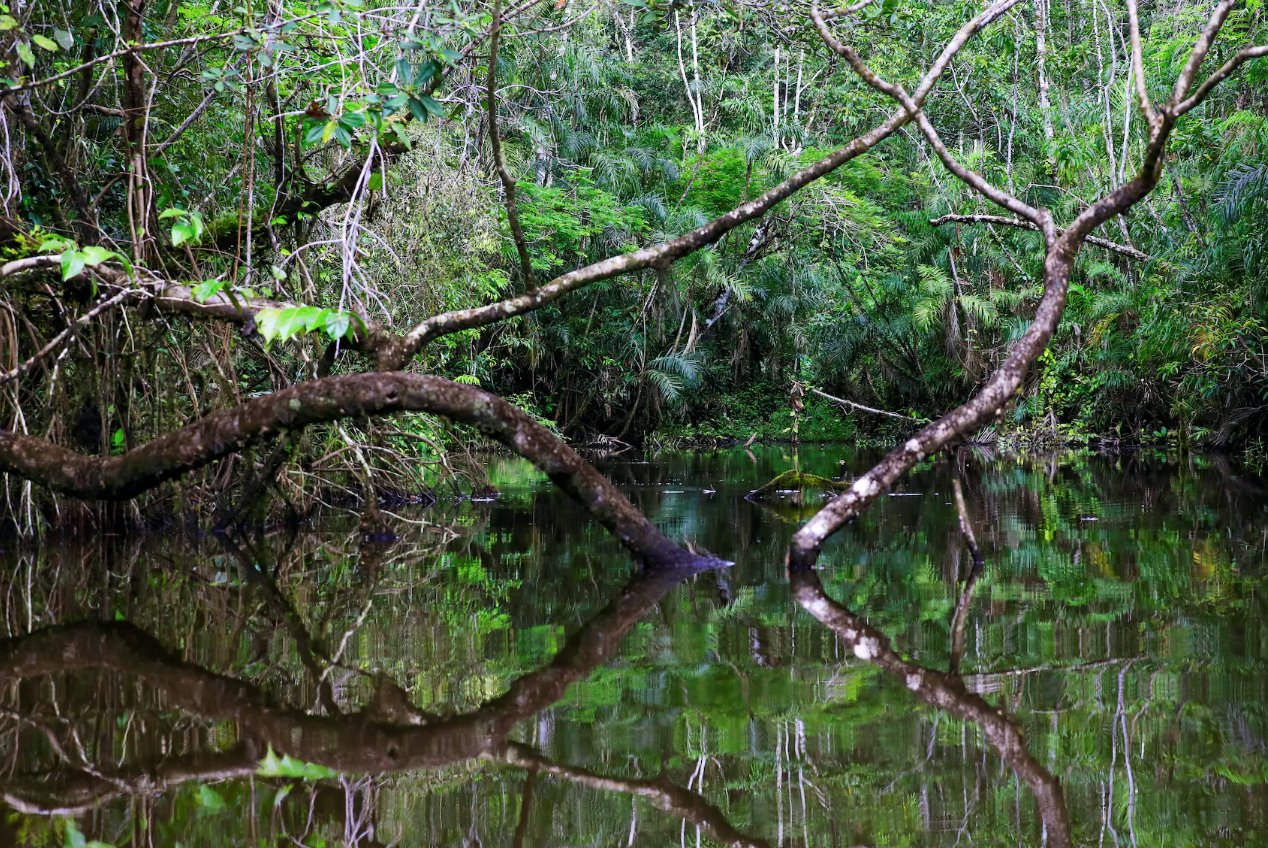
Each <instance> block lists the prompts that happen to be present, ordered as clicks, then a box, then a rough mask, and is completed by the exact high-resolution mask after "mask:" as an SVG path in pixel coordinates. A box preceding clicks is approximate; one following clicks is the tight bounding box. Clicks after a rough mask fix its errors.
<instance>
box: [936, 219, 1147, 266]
mask: <svg viewBox="0 0 1268 848" xmlns="http://www.w3.org/2000/svg"><path fill="white" fill-rule="evenodd" d="M949 223H957V224H999V225H1001V226H1004V227H1020V228H1021V229H1023V230H1038V229H1039V228H1038V227H1036V226H1035V225H1034V224H1032V223H1031V222H1029V221H1023V220H1022V219H1020V218H1006V217H1004V216H1003V215H943V216H941V217H938V218H933V219H932V220H930V221H929V225H930V226H933V227H940V226H942V225H943V224H949ZM1062 232H1064V231H1063V230H1061V229H1059V228H1058V229H1057V235H1061V233H1062ZM1087 242H1088V244H1094V245H1096V246H1097V247H1103V248H1105V249H1106V250H1110V251H1113V252H1114V253H1121V254H1122V255H1123V256H1130V257H1131V258H1132V259H1139V260H1140V261H1141V262H1148V261H1149V258H1150V257H1149V254H1148V253H1145V252H1144V251H1143V250H1138V249H1136V248H1134V247H1130V246H1129V245H1125V244H1119V243H1118V242H1114V241H1110V240H1108V239H1103V238H1098V237H1097V236H1088V237H1087Z"/></svg>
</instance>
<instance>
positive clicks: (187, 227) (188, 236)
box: [172, 221, 194, 247]
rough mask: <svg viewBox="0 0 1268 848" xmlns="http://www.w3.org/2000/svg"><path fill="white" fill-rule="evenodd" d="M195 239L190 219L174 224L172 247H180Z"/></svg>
mask: <svg viewBox="0 0 1268 848" xmlns="http://www.w3.org/2000/svg"><path fill="white" fill-rule="evenodd" d="M193 240H194V225H193V224H191V223H190V222H188V221H178V222H177V223H175V224H173V225H172V247H180V246H181V245H182V244H184V243H185V242H187V241H193Z"/></svg>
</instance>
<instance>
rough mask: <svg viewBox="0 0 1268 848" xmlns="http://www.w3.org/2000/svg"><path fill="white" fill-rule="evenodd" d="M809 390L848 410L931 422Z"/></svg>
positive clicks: (813, 388) (811, 387)
mask: <svg viewBox="0 0 1268 848" xmlns="http://www.w3.org/2000/svg"><path fill="white" fill-rule="evenodd" d="M807 388H809V389H810V391H811V392H813V393H814V394H816V395H818V396H819V397H821V398H823V399H824V400H830V401H832V402H833V403H836V404H840V405H841V406H844V407H846V408H847V409H854V410H858V411H859V412H866V413H869V414H871V415H887V416H889V417H890V418H897V419H898V420H899V421H915V422H917V423H920V422H922V421H928V420H929V419H928V418H917V417H916V416H914V415H903V414H902V413H901V412H888V411H886V410H884V409H875V408H874V407H870V406H864V405H863V404H861V403H855V402H854V401H852V400H846V399H845V398H839V397H836V396H834V395H830V394H828V393H827V392H823V391H820V390H819V389H816V388H815V387H814V386H808V387H807Z"/></svg>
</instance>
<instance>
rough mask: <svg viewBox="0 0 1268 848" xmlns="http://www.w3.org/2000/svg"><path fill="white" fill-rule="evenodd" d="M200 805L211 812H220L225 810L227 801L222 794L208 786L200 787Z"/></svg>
mask: <svg viewBox="0 0 1268 848" xmlns="http://www.w3.org/2000/svg"><path fill="white" fill-rule="evenodd" d="M198 803H199V804H201V805H202V806H203V807H204V808H205V809H207V810H210V811H211V812H213V813H215V812H219V811H220V810H223V809H224V808H225V799H224V798H221V797H220V793H219V792H217V791H216V790H214V789H212V788H211V787H210V786H208V785H207V784H205V783H204V784H203V785H202V786H199V787H198Z"/></svg>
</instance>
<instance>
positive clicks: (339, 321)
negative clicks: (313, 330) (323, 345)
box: [324, 310, 352, 339]
mask: <svg viewBox="0 0 1268 848" xmlns="http://www.w3.org/2000/svg"><path fill="white" fill-rule="evenodd" d="M324 329H325V331H326V335H328V336H330V338H332V339H342V338H344V337H346V336H347V335H348V331H349V330H351V329H352V318H351V317H349V315H348V313H346V312H343V311H334V310H332V311H331V312H330V314H329V315H327V316H326V326H325V328H324Z"/></svg>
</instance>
